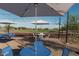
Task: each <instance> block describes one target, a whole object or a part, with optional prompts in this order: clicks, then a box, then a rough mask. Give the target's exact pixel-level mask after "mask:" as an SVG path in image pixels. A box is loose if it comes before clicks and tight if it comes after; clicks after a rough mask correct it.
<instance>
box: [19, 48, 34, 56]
mask: <svg viewBox="0 0 79 59" xmlns="http://www.w3.org/2000/svg"><path fill="white" fill-rule="evenodd" d="M20 55H21V56H34V55H35V52H34V51H33V49H31V48H23V49H22V50H21V51H20Z"/></svg>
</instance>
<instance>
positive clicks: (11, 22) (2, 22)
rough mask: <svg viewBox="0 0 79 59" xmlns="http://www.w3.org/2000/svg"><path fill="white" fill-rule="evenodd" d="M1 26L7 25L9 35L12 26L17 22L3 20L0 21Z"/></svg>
mask: <svg viewBox="0 0 79 59" xmlns="http://www.w3.org/2000/svg"><path fill="white" fill-rule="evenodd" d="M0 24H7V25H8V27H7V32H8V33H9V30H10V25H11V24H15V22H13V21H11V20H8V19H3V20H0Z"/></svg>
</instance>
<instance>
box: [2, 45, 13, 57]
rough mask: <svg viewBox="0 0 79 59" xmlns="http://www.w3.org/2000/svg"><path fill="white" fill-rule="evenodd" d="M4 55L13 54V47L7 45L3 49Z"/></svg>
mask: <svg viewBox="0 0 79 59" xmlns="http://www.w3.org/2000/svg"><path fill="white" fill-rule="evenodd" d="M2 54H3V56H13V52H12V48H11V47H10V46H7V47H5V48H3V49H2Z"/></svg>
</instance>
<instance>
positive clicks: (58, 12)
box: [40, 4, 64, 16]
mask: <svg viewBox="0 0 79 59" xmlns="http://www.w3.org/2000/svg"><path fill="white" fill-rule="evenodd" d="M46 5H47V4H46ZM40 6H41V5H40ZM43 7H46V8H47V7H50V6H48V5H47V6H43ZM49 10H50V11H51V12H52V10H54V11H55V12H56V13H57V14H59V12H61V11H59V12H58V11H56V10H55V9H54V8H51V7H50V9H49ZM63 13H64V12H63ZM59 15H60V16H62V15H61V14H59Z"/></svg>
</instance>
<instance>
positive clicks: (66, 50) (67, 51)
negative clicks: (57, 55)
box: [62, 48, 70, 56]
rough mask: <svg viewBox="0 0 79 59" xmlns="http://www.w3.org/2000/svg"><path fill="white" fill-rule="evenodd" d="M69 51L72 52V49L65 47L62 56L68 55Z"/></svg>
mask: <svg viewBox="0 0 79 59" xmlns="http://www.w3.org/2000/svg"><path fill="white" fill-rule="evenodd" d="M69 53H70V49H69V48H64V49H63V53H62V56H68V55H69Z"/></svg>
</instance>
